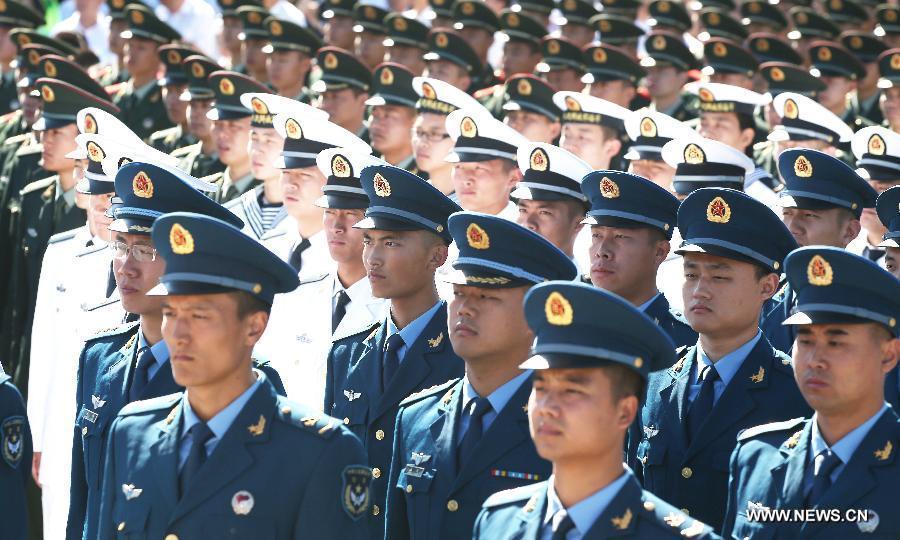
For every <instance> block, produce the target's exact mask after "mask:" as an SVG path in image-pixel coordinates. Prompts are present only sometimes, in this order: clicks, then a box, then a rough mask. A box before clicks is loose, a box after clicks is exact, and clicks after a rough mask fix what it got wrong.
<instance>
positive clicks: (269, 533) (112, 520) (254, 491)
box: [97, 384, 371, 540]
mask: <svg viewBox="0 0 900 540" xmlns="http://www.w3.org/2000/svg"><path fill="white" fill-rule="evenodd" d="M183 397H184V394H182V393H179V394H173V395H170V396H164V397H160V398H156V399H152V400H147V401H140V402H135V403H132V404H131V405H128V406H127V407H125V408H124V409H122V411H121V412H120V413H119V416H118V417H117V418H116V420H115V421H114V422H113V424H112V427H111V428H110V434H109V442H108V446H107V454H108V456H107V459H106V463H105V472H104V476H103V495H102V497H103V500H102V502H101V505H100V506H101V516H100V519H99V534H98V536H97V538H100V539H104V540H107V539H110V538H158V539H159V538H173V536H170V535H175V536H174V537H177V538H184V539H193V538H198V539H199V538H215V539H224V538H245V539H254V540H263V539H285V538H292V539H300V538H316V539H323V540H327V539H335V540H337V539H340V540H347V539H350V540H361V539H363V538H365V536H366V521H365V514H366V513H367V512H368V505H369V503H370V496H369V495H368V482H369V479H370V477H371V476H370V472H369V468H368V467H366V466H365V452H364V451H363V448H362V445H361V444H360V442H359V439H357V438H356V436H354V435H353V434H352V433H350V432H349V431H348V430H347V429H346V428H344V427H343V426H342V425H341V423H340V421H339V420H336V419H334V418H330V417H327V416H324V415H322V414H321V413H316V412H313V411H312V410H311V409H308V408H306V407H304V406H302V405H299V404H297V403H294V402H292V401H289V400H287V399H286V398H283V397H281V396H279V395H277V394H276V392H275V389H274V388H273V387H272V386H271V385H269V384H262V385H260V386H259V388H257V390H256V391H255V392H253V394H252V396H251V397H250V400H249V401H248V402H247V404H246V405H245V406H244V408H243V409H242V410H241V411H240V413H238V415H237V417H236V418H235V420H234V423H233V424H232V425H231V427H230V428H229V429H228V431H227V432H226V433H225V435H224V436H223V437H222V439H221V440H220V441H219V443H218V445H217V446H216V448H215V450H213V452H212V454H210V455H209V457H208V458H207V460H206V462H205V463H204V464H203V466H202V467H201V468H200V469H199V471H198V472H197V474H196V476H195V477H194V480H193V481H192V483H191V484H190V486H189V487H188V489H187V491H186V492H185V493H184V494H182V496H181V497H180V498H179V496H178V457H179V443H180V434H181V422H182V411H183V407H182V406H181V400H182V399H183Z"/></svg>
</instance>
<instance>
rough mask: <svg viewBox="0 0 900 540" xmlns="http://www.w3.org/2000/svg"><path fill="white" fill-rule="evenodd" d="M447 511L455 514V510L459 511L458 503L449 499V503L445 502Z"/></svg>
mask: <svg viewBox="0 0 900 540" xmlns="http://www.w3.org/2000/svg"><path fill="white" fill-rule="evenodd" d="M447 510H450V511H451V512H456V511H457V510H459V503H458V502H456V499H450V500H449V501H447Z"/></svg>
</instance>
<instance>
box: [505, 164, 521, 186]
mask: <svg viewBox="0 0 900 540" xmlns="http://www.w3.org/2000/svg"><path fill="white" fill-rule="evenodd" d="M522 177H523V175H522V171H521V170H520V169H519V167H517V166H516V167H511V168H510V169H509V175H508V176H507V177H506V180H507V184H508V186H507V187H509V189H510V190H512V189H513V188H515V187H516V184H518V183H519V182H520V181H521V180H522Z"/></svg>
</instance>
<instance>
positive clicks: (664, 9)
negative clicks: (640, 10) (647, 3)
mask: <svg viewBox="0 0 900 540" xmlns="http://www.w3.org/2000/svg"><path fill="white" fill-rule="evenodd" d="M656 7H657V9H659V12H660V13H668V12H670V11H672V6H670V5H669V3H668V2H660V3H658V4H656Z"/></svg>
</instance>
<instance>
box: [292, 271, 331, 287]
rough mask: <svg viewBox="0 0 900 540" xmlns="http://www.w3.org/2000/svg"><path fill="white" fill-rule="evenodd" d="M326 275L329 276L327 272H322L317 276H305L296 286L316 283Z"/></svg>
mask: <svg viewBox="0 0 900 540" xmlns="http://www.w3.org/2000/svg"><path fill="white" fill-rule="evenodd" d="M328 276H329V272H325V273H324V274H321V275H318V276H314V277H311V278H307V279H301V280H300V283H299V284H297V286H298V287H299V286H301V285H308V284H310V283H318V282H320V281H322V280H323V279H325V278H327V277H328Z"/></svg>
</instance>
